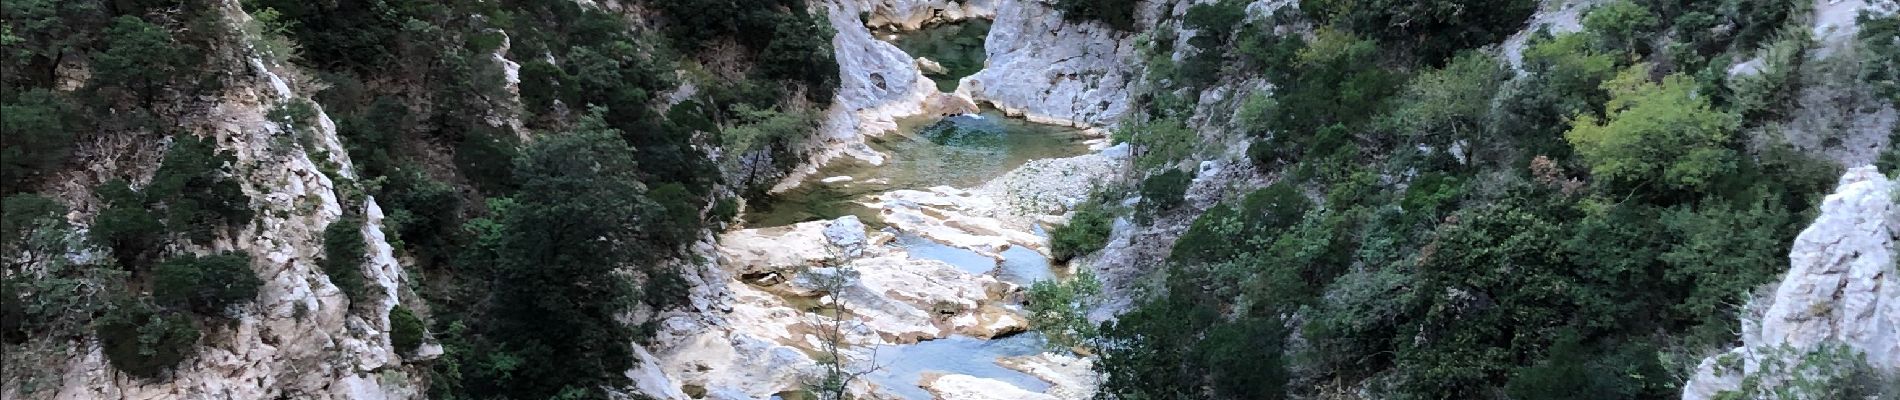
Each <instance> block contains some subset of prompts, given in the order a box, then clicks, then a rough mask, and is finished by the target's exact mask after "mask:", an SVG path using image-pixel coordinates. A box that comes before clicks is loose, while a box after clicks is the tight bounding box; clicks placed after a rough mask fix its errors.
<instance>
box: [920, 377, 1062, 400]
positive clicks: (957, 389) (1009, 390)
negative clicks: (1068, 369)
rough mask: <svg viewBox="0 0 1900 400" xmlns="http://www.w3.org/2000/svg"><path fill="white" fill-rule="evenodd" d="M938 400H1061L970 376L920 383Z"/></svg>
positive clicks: (931, 379) (930, 379)
mask: <svg viewBox="0 0 1900 400" xmlns="http://www.w3.org/2000/svg"><path fill="white" fill-rule="evenodd" d="M919 386H923V387H924V390H929V391H930V394H931V395H932V396H935V397H936V398H937V400H1059V399H1057V398H1056V397H1055V396H1050V395H1047V394H1042V393H1036V392H1031V391H1028V390H1023V389H1022V388H1019V387H1016V386H1013V385H1010V384H1009V383H1007V382H1003V381H999V380H995V379H988V378H978V377H974V376H969V375H943V376H935V377H931V376H926V377H924V381H923V382H919Z"/></svg>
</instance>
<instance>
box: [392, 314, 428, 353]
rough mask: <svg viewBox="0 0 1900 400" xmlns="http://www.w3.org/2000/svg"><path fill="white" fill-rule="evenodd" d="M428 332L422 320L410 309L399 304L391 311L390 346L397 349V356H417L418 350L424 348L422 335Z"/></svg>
mask: <svg viewBox="0 0 1900 400" xmlns="http://www.w3.org/2000/svg"><path fill="white" fill-rule="evenodd" d="M427 330H428V326H427V325H424V324H423V323H422V318H418V317H416V313H414V312H410V311H409V307H403V306H402V305H401V304H397V305H396V307H395V308H391V309H389V344H390V345H391V346H395V347H396V353H397V354H415V352H416V348H417V347H421V346H422V335H423V333H424V332H426V331H427Z"/></svg>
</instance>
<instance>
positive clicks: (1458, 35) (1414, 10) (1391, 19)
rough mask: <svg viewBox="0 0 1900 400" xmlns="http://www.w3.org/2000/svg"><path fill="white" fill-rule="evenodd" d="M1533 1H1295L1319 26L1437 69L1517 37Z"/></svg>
mask: <svg viewBox="0 0 1900 400" xmlns="http://www.w3.org/2000/svg"><path fill="white" fill-rule="evenodd" d="M1537 3H1538V2H1536V1H1530V0H1508V1H1473V0H1427V1H1414V0H1301V1H1300V10H1301V11H1306V12H1309V13H1311V14H1312V15H1313V16H1315V17H1316V18H1317V19H1319V20H1320V21H1324V22H1329V23H1332V24H1335V25H1337V26H1342V27H1345V28H1346V29H1350V30H1352V31H1353V32H1357V33H1359V34H1363V35H1368V36H1372V37H1376V38H1379V39H1380V40H1382V41H1386V42H1394V43H1397V44H1402V45H1407V46H1408V47H1409V48H1410V49H1411V50H1412V53H1413V54H1416V55H1417V56H1418V57H1420V58H1421V59H1423V60H1425V61H1427V62H1430V63H1437V62H1438V61H1441V60H1444V59H1446V58H1448V57H1450V56H1451V55H1452V54H1453V53H1455V52H1457V51H1458V50H1463V49H1469V48H1473V47H1477V46H1481V45H1485V44H1490V43H1497V42H1498V41H1500V40H1503V39H1504V37H1505V36H1509V35H1510V34H1512V33H1515V32H1517V31H1518V29H1519V28H1521V27H1523V26H1524V23H1525V21H1526V20H1528V18H1529V17H1530V15H1531V13H1532V12H1534V11H1536V10H1537Z"/></svg>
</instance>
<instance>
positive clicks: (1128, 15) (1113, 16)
mask: <svg viewBox="0 0 1900 400" xmlns="http://www.w3.org/2000/svg"><path fill="white" fill-rule="evenodd" d="M1140 5H1141V4H1140V2H1139V1H1136V0H1056V2H1055V8H1056V10H1060V11H1062V18H1063V19H1067V20H1070V21H1077V22H1081V21H1098V22H1101V23H1103V24H1107V25H1108V26H1110V27H1113V28H1115V29H1120V30H1123V31H1131V32H1132V31H1134V30H1135V13H1136V11H1137V9H1136V7H1139V6H1140Z"/></svg>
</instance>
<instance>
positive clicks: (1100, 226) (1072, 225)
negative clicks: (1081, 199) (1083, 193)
mask: <svg viewBox="0 0 1900 400" xmlns="http://www.w3.org/2000/svg"><path fill="white" fill-rule="evenodd" d="M1114 225H1115V216H1114V215H1113V214H1111V213H1110V212H1109V210H1108V209H1106V208H1104V207H1103V206H1102V205H1101V204H1100V203H1096V202H1088V203H1083V204H1082V205H1080V206H1078V207H1076V209H1075V214H1074V215H1072V216H1070V217H1069V223H1068V224H1064V225H1062V226H1058V227H1056V228H1055V229H1052V230H1050V231H1049V252H1050V253H1052V254H1053V255H1054V260H1053V261H1055V262H1068V261H1069V260H1071V259H1074V258H1075V257H1078V256H1081V255H1083V254H1088V253H1092V252H1095V251H1096V250H1101V249H1102V246H1105V245H1107V244H1108V235H1109V233H1110V232H1111V231H1113V228H1114Z"/></svg>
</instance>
